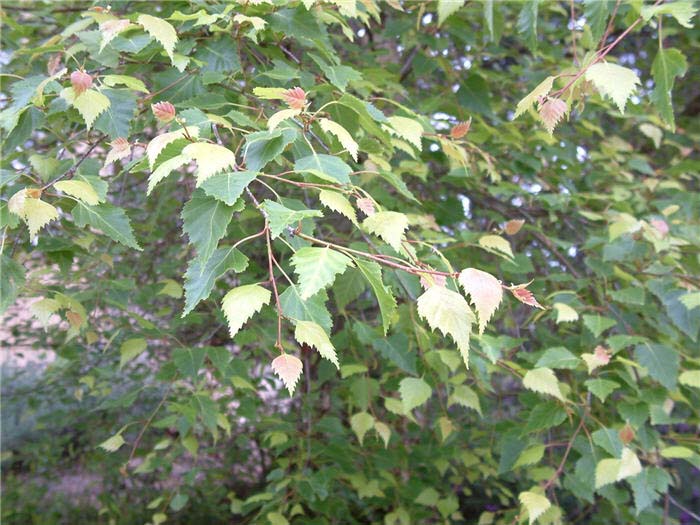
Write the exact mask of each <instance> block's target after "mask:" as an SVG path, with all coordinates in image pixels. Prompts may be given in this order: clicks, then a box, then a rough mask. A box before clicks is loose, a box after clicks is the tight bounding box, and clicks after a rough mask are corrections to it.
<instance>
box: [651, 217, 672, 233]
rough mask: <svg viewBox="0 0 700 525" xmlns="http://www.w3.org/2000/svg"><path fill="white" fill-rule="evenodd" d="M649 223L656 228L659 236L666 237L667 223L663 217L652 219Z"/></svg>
mask: <svg viewBox="0 0 700 525" xmlns="http://www.w3.org/2000/svg"><path fill="white" fill-rule="evenodd" d="M649 222H650V223H651V225H652V226H653V227H654V228H655V229H656V231H657V232H659V234H660V235H661V237H666V235H668V231H669V229H668V223H667V222H666V221H665V220H663V219H652V220H650V221H649Z"/></svg>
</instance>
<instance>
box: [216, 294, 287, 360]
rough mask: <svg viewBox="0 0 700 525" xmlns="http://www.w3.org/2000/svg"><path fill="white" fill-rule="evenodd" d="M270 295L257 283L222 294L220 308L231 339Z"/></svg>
mask: <svg viewBox="0 0 700 525" xmlns="http://www.w3.org/2000/svg"><path fill="white" fill-rule="evenodd" d="M271 296H272V294H271V293H270V290H267V289H266V288H263V287H262V286H260V285H257V284H246V285H243V286H239V287H237V288H233V289H232V290H230V291H229V292H228V293H227V294H226V295H225V296H224V298H223V300H222V301H221V309H222V310H223V311H224V316H225V317H226V321H227V322H228V328H229V333H230V334H231V338H232V339H233V337H235V335H236V334H237V333H238V331H239V330H240V329H241V327H242V326H243V325H244V324H245V322H246V321H248V319H250V318H251V317H253V315H255V314H256V313H257V312H259V311H260V309H261V308H262V307H263V306H265V305H266V304H268V303H269V302H270V297H271ZM290 357H291V356H290ZM294 359H296V358H294Z"/></svg>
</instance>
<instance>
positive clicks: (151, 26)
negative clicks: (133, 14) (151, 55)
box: [136, 15, 177, 65]
mask: <svg viewBox="0 0 700 525" xmlns="http://www.w3.org/2000/svg"><path fill="white" fill-rule="evenodd" d="M136 23H137V24H140V25H141V26H142V27H143V28H144V29H145V30H146V32H147V33H148V34H149V35H151V36H152V37H153V38H155V39H156V40H157V41H158V42H159V43H160V45H162V46H163V49H165V52H166V53H167V54H168V56H169V57H170V61H171V62H172V63H173V65H174V64H175V56H174V51H175V44H177V32H176V31H175V28H174V27H173V26H172V25H171V24H170V23H169V22H166V21H165V20H163V19H162V18H156V17H155V16H151V15H139V17H138V18H137V19H136Z"/></svg>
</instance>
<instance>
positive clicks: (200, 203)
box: [182, 190, 233, 260]
mask: <svg viewBox="0 0 700 525" xmlns="http://www.w3.org/2000/svg"><path fill="white" fill-rule="evenodd" d="M232 218H233V208H232V207H231V206H227V205H226V204H224V203H223V202H221V201H220V200H218V199H215V198H213V197H208V196H207V195H206V194H205V193H204V191H202V190H197V191H195V192H194V193H193V194H192V198H191V199H190V200H189V201H188V202H187V204H185V207H184V208H183V209H182V220H183V224H182V229H183V231H184V232H185V233H187V235H188V236H189V238H190V242H191V243H192V244H193V245H194V247H195V250H196V251H197V256H198V257H199V258H201V259H202V260H207V259H208V258H209V257H211V254H212V253H214V250H216V246H217V245H218V244H219V241H220V240H221V238H222V237H223V236H224V235H225V234H226V229H227V228H228V225H229V223H230V222H231V219H232Z"/></svg>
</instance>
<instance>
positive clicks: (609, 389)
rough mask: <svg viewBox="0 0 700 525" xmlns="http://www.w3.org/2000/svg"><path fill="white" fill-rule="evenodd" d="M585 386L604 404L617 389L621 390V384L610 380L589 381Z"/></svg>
mask: <svg viewBox="0 0 700 525" xmlns="http://www.w3.org/2000/svg"><path fill="white" fill-rule="evenodd" d="M584 384H585V385H586V388H588V390H589V391H590V392H591V393H592V394H593V395H594V396H596V397H597V398H598V399H600V400H601V401H603V402H604V401H605V399H606V398H607V397H608V396H609V395H610V394H612V393H613V392H614V391H615V390H616V389H617V388H620V384H619V383H616V382H615V381H610V380H609V379H588V380H587V381H585V383H584Z"/></svg>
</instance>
